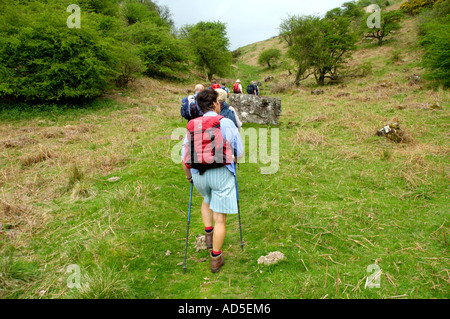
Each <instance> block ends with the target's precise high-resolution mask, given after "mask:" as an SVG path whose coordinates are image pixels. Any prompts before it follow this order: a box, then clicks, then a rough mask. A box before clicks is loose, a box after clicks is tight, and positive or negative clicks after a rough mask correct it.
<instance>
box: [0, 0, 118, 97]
mask: <svg viewBox="0 0 450 319" xmlns="http://www.w3.org/2000/svg"><path fill="white" fill-rule="evenodd" d="M1 9H2V12H3V17H1V18H0V20H2V23H1V25H0V60H1V61H2V63H1V65H0V78H2V82H1V83H0V98H5V97H13V98H14V99H20V100H25V101H60V100H65V99H75V98H86V99H89V98H94V97H97V96H99V95H101V94H102V93H103V92H104V91H105V89H106V88H108V86H109V84H110V80H111V79H113V78H115V77H116V76H118V61H119V59H118V57H119V56H120V55H119V54H120V52H117V50H115V47H114V45H115V43H114V41H113V40H112V39H111V38H103V37H102V36H101V33H100V32H99V28H98V24H97V23H96V21H93V20H92V19H89V18H88V17H85V16H83V15H82V21H83V27H82V28H79V29H76V28H74V29H69V28H68V27H67V24H66V19H67V17H68V14H61V11H62V12H65V7H63V6H60V7H58V8H57V9H58V10H56V9H55V7H53V6H51V5H50V4H47V5H43V4H40V3H38V2H33V3H31V4H30V5H28V6H21V8H20V9H21V10H20V13H17V12H18V11H19V10H17V7H13V6H6V7H3V8H1ZM36 12H39V14H36Z"/></svg>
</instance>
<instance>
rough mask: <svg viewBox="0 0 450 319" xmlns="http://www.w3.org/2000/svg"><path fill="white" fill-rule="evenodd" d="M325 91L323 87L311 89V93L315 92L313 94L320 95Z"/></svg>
mask: <svg viewBox="0 0 450 319" xmlns="http://www.w3.org/2000/svg"><path fill="white" fill-rule="evenodd" d="M323 93H324V92H323V90H321V89H318V90H312V91H311V94H313V95H320V94H323Z"/></svg>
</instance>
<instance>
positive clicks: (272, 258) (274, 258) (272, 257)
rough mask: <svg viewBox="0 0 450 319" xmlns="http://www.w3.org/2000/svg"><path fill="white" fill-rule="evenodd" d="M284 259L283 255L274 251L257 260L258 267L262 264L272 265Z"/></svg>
mask: <svg viewBox="0 0 450 319" xmlns="http://www.w3.org/2000/svg"><path fill="white" fill-rule="evenodd" d="M285 258H286V257H285V256H284V254H283V253H281V252H279V251H275V252H271V253H269V254H268V255H267V256H261V257H259V258H258V265H260V264H263V265H266V266H268V265H273V264H276V263H278V262H279V261H281V260H284V259H285Z"/></svg>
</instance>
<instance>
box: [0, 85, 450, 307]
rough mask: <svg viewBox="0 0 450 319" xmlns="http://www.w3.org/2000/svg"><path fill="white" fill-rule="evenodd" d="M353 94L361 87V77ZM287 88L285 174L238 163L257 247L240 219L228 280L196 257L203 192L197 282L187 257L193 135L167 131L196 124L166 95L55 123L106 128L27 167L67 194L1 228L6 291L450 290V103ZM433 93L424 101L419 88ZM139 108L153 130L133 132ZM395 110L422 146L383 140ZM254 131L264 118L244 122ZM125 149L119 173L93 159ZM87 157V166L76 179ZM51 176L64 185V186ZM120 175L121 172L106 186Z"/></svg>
mask: <svg viewBox="0 0 450 319" xmlns="http://www.w3.org/2000/svg"><path fill="white" fill-rule="evenodd" d="M351 90H352V92H357V91H358V90H359V86H358V85H357V84H356V83H355V84H352V86H351ZM355 94H357V93H355ZM361 94H365V95H367V93H361ZM442 94H443V95H442V96H446V95H447V94H448V93H447V92H442ZM373 95H376V93H375V92H374V93H373ZM280 97H281V98H282V103H283V104H282V105H283V115H282V117H281V121H280V127H279V128H280V169H279V171H278V172H277V173H276V174H273V175H261V174H260V168H261V167H265V166H268V165H265V164H261V163H258V164H249V163H243V164H241V165H240V167H241V169H240V171H239V172H238V182H239V195H240V200H241V201H240V205H241V211H242V226H243V236H244V241H245V251H244V252H241V249H240V237H239V226H238V218H237V216H230V217H229V218H228V225H227V236H226V240H225V244H224V253H225V256H226V265H225V266H224V267H223V269H222V270H221V272H220V273H218V274H212V273H211V272H210V269H209V260H208V259H207V258H208V253H207V252H206V251H200V252H195V250H194V242H195V237H196V236H197V235H199V234H202V232H203V230H202V229H203V225H202V222H201V217H200V211H199V209H200V205H201V200H202V199H201V198H200V196H199V195H198V194H197V193H195V194H194V198H193V204H192V207H193V212H192V217H191V228H190V229H191V231H190V237H189V243H190V245H189V248H188V260H187V272H186V274H185V275H183V270H182V265H180V263H182V262H183V257H184V244H185V241H184V239H185V235H186V233H185V232H186V223H187V211H188V204H189V185H188V184H187V183H186V182H185V179H184V177H183V173H182V171H181V168H180V166H179V164H174V163H173V162H172V160H171V157H170V154H171V151H172V148H173V147H175V146H176V145H177V144H178V143H179V141H172V140H170V139H169V138H168V136H170V134H171V132H172V130H173V129H175V128H177V127H183V125H185V123H184V124H183V123H182V122H180V118H179V117H178V115H177V114H178V109H177V107H175V105H177V101H178V99H179V98H180V96H178V95H171V97H170V98H169V99H167V101H168V102H166V103H165V104H163V107H164V108H166V112H161V111H158V108H155V107H147V106H140V107H134V108H126V107H123V106H122V107H119V109H118V110H117V111H113V112H109V111H108V112H106V113H105V112H104V111H102V110H100V112H99V113H98V114H96V113H92V114H90V115H86V114H80V115H79V116H74V117H70V118H69V119H67V118H65V119H60V118H59V117H58V116H57V118H56V122H57V123H60V125H69V124H72V125H73V124H74V123H79V122H80V121H81V120H82V119H85V120H86V121H88V122H89V123H90V124H93V125H95V126H96V129H95V130H94V131H93V133H92V134H93V135H92V136H91V137H90V138H88V137H86V138H80V139H78V140H75V141H74V142H72V143H67V144H62V146H61V148H60V149H59V152H60V155H61V154H65V153H66V152H68V153H71V152H75V150H77V151H76V152H80V154H84V156H86V158H87V157H89V158H91V160H90V161H87V160H84V159H80V161H78V162H77V161H76V160H74V161H70V160H67V162H62V163H60V164H59V166H58V164H57V163H58V161H56V162H48V161H47V162H45V163H40V164H41V166H40V170H39V171H38V170H37V168H35V167H31V168H28V169H25V170H23V169H22V171H21V173H20V174H21V175H23V178H24V179H26V178H33V176H39V174H41V175H42V176H44V181H45V182H44V184H43V185H44V186H46V187H50V188H52V187H53V188H55V189H59V190H60V191H59V192H57V194H55V195H54V196H53V197H51V198H52V199H51V200H50V201H49V200H46V199H44V198H42V197H41V196H40V195H39V194H37V195H36V198H35V200H34V201H33V202H31V203H30V206H31V207H32V208H33V211H35V212H36V213H42V212H45V222H43V223H42V224H40V226H39V227H35V228H32V229H31V231H30V232H28V233H27V232H24V233H22V234H18V235H16V236H15V237H12V236H9V231H11V230H14V229H15V228H14V227H12V228H10V229H3V232H2V233H3V234H4V236H5V237H4V238H6V240H4V241H2V243H1V246H0V249H1V260H0V264H1V265H2V266H1V268H0V273H1V276H0V283H2V286H1V287H2V288H1V290H0V294H1V297H2V298H289V299H294V298H322V297H327V298H390V297H398V296H401V297H405V298H448V296H449V291H450V290H449V277H448V269H447V268H448V258H449V256H448V231H449V225H448V217H449V210H448V190H449V179H448V168H449V166H448V164H449V158H448V147H449V145H448V141H447V140H446V139H445V136H446V134H447V130H446V129H445V127H446V126H448V108H447V105H446V106H445V107H444V109H443V110H440V111H423V110H416V109H403V110H399V109H394V108H392V105H393V104H394V102H396V97H393V98H392V99H388V101H389V103H388V104H386V103H381V101H380V102H378V101H375V102H368V103H354V101H352V100H345V99H341V100H338V99H335V100H333V101H331V102H330V101H329V99H330V97H329V96H328V97H312V96H310V95H309V93H308V92H305V91H302V90H299V91H297V92H296V93H294V94H289V95H280ZM422 98H423V99H426V94H419V95H418V97H417V99H418V100H420V99H422ZM330 103H331V104H330ZM316 105H321V106H320V107H319V108H317V106H316ZM350 105H351V106H352V112H349V110H348V107H349V106H350ZM136 113H137V114H140V115H142V116H143V117H144V118H145V120H144V122H143V123H144V124H145V126H144V128H143V129H142V130H138V131H137V132H130V130H129V129H130V128H131V127H135V126H136V123H135V121H133V119H134V118H133V116H135V114H136ZM60 116H62V117H64V115H60ZM395 117H399V118H401V119H402V124H403V125H404V127H405V126H406V127H407V128H408V129H409V130H410V132H411V134H412V135H413V137H414V139H415V141H416V144H411V145H410V144H399V145H397V144H394V143H392V142H389V141H387V140H385V139H383V138H379V137H375V136H373V134H372V133H373V131H374V130H375V129H378V128H379V126H380V127H381V126H382V125H384V124H385V123H384V120H386V119H391V118H395ZM14 123H15V122H14ZM117 123H121V124H120V125H119V126H118V124H117ZM3 125H8V122H3ZM15 125H17V126H18V127H20V126H26V125H27V121H22V122H21V123H20V125H19V124H17V123H16V124H15ZM118 127H119V128H120V129H118ZM249 127H252V128H259V127H266V126H258V125H254V124H252V125H249V124H246V125H244V129H246V128H249ZM411 128H413V129H414V130H412V129H411ZM164 137H165V138H164ZM44 142H45V141H43V142H42V143H44ZM52 142H53V143H58V142H59V143H61V142H62V139H61V140H59V139H58V138H57V139H55V140H54V141H52ZM247 144H248V141H247ZM247 146H248V145H247ZM21 151H22V152H23V153H25V152H26V150H24V149H22V150H21ZM8 152H9V150H4V152H3V157H2V160H1V163H2V165H1V166H2V167H3V170H4V172H5V174H7V171H6V169H7V167H8V165H13V166H14V165H15V163H16V159H15V157H14V156H13V153H8ZM119 153H120V154H121V155H122V156H123V157H124V159H123V160H121V161H119V162H118V163H117V165H115V166H114V167H113V168H112V169H110V170H109V171H106V172H105V171H102V170H101V169H99V168H98V169H97V170H95V169H94V168H92V163H93V162H95V158H98V157H100V158H101V157H102V156H105V154H106V155H107V156H112V155H111V154H119ZM246 158H248V154H247V156H246ZM8 159H9V160H8ZM5 161H9V164H7V162H5ZM74 163H77V165H78V168H79V169H80V170H81V171H82V172H84V173H80V172H74V171H73V164H74ZM40 164H36V165H40ZM52 174H53V175H55V176H56V177H57V179H58V181H57V182H56V185H53V186H51V185H50V182H49V181H50V180H51V179H52V176H51V175H52ZM114 176H118V177H120V180H118V181H116V182H108V181H107V179H108V178H110V177H114ZM22 181H23V180H21V179H18V180H7V181H3V182H4V183H5V185H6V187H5V191H6V192H7V193H14V192H15V190H14V186H15V185H16V184H21V183H22ZM77 182H78V183H79V184H77ZM47 183H48V184H47ZM75 185H78V188H76V187H75ZM44 186H42V187H44ZM83 190H85V191H86V192H83ZM18 193H19V192H18ZM17 196H19V195H17ZM4 227H5V226H4ZM168 251H170V254H167V255H166V253H167V252H168ZM271 251H281V252H283V253H284V254H285V255H286V260H285V261H282V262H280V263H279V264H276V265H272V266H262V265H258V264H257V259H258V258H259V257H260V256H263V255H267V254H268V253H269V252H271ZM375 263H376V264H377V265H379V267H380V268H381V269H382V275H381V282H380V283H381V288H380V289H376V288H374V289H368V288H367V289H365V288H364V286H365V281H366V278H367V276H369V275H370V274H369V273H368V272H367V267H368V266H369V265H372V264H375ZM73 264H76V265H78V266H79V267H80V271H81V273H80V275H81V285H82V289H77V288H73V289H69V288H68V287H67V279H68V278H69V275H70V274H69V273H66V270H67V268H68V267H69V265H73Z"/></svg>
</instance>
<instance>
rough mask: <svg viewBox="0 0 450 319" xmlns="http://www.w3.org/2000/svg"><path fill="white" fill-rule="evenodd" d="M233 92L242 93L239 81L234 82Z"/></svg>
mask: <svg viewBox="0 0 450 319" xmlns="http://www.w3.org/2000/svg"><path fill="white" fill-rule="evenodd" d="M233 92H234V93H240V92H239V83H234V85H233Z"/></svg>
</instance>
